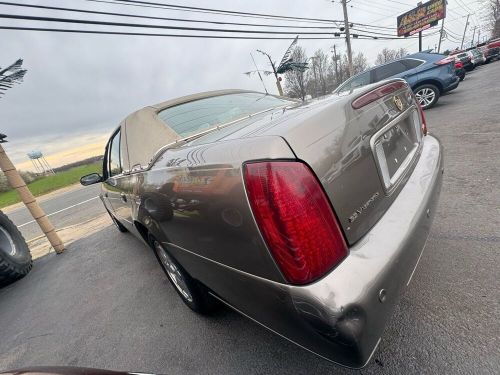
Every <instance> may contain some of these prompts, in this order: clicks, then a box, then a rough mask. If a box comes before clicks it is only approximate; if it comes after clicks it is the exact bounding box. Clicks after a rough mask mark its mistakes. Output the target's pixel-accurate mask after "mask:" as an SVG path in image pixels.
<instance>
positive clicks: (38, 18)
mask: <svg viewBox="0 0 500 375" xmlns="http://www.w3.org/2000/svg"><path fill="white" fill-rule="evenodd" d="M0 18H5V19H16V20H23V21H43V22H57V23H72V24H84V25H98V26H112V27H135V28H147V29H166V30H182V31H204V32H217V33H242V34H284V35H285V34H289V35H296V34H300V35H334V34H335V33H334V32H326V31H302V32H299V33H298V32H297V31H272V30H238V29H221V28H206V27H189V26H168V25H151V24H137V23H127V22H110V21H96V20H83V19H75V18H60V17H42V16H26V15H18V14H0ZM360 31H362V32H369V33H372V34H377V33H376V32H373V31H368V30H360ZM378 34H380V35H386V36H391V35H389V34H382V33H378ZM359 36H361V35H359ZM362 36H364V37H372V36H371V35H362ZM373 38H375V37H373ZM378 39H399V38H397V37H395V38H386V37H378Z"/></svg>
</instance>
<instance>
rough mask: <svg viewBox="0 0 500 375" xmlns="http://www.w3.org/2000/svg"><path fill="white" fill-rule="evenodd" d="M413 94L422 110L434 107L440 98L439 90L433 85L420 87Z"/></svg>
mask: <svg viewBox="0 0 500 375" xmlns="http://www.w3.org/2000/svg"><path fill="white" fill-rule="evenodd" d="M413 92H414V93H415V97H416V98H417V101H418V102H419V104H420V106H421V107H422V109H429V108H432V107H434V106H435V105H436V103H437V101H438V100H439V96H440V92H439V89H438V88H437V87H436V86H434V85H431V84H425V85H422V86H418V87H417V88H416V89H415V90H413Z"/></svg>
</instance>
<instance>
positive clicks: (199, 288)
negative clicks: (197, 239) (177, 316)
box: [149, 236, 219, 314]
mask: <svg viewBox="0 0 500 375" xmlns="http://www.w3.org/2000/svg"><path fill="white" fill-rule="evenodd" d="M149 242H150V244H151V247H152V248H153V250H154V252H155V255H156V258H157V259H158V262H160V265H161V267H162V268H163V271H164V272H165V274H166V275H167V277H168V280H169V281H170V283H171V284H172V286H173V287H174V289H175V291H176V292H177V294H178V295H179V297H181V299H182V301H183V302H184V303H185V304H186V305H187V306H188V307H189V308H190V309H191V310H193V311H195V312H197V313H199V314H208V313H210V312H212V311H214V310H215V309H216V307H217V306H218V305H219V303H218V301H217V300H216V299H215V298H214V297H212V296H211V295H210V294H208V290H207V288H206V287H204V286H203V285H202V284H200V283H199V282H198V281H196V280H195V279H193V278H192V277H191V276H190V275H189V274H188V273H187V272H186V271H185V270H184V268H182V266H181V265H180V264H179V263H178V262H177V261H176V260H175V259H174V258H173V257H172V256H171V255H170V254H169V253H168V251H167V250H165V247H164V246H163V245H162V244H161V243H160V242H159V241H158V240H156V239H155V238H154V237H152V236H150V240H149Z"/></svg>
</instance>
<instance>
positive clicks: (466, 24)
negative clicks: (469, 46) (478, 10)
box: [460, 14, 470, 49]
mask: <svg viewBox="0 0 500 375" xmlns="http://www.w3.org/2000/svg"><path fill="white" fill-rule="evenodd" d="M469 17H470V14H468V15H467V21H466V22H465V28H464V36H463V37H462V44H460V49H463V48H464V40H465V33H466V32H467V26H469Z"/></svg>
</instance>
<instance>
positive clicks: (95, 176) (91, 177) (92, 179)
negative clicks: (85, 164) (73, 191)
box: [80, 173, 102, 186]
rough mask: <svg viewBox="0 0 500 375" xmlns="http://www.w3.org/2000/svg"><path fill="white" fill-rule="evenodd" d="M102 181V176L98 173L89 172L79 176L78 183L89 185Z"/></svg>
mask: <svg viewBox="0 0 500 375" xmlns="http://www.w3.org/2000/svg"><path fill="white" fill-rule="evenodd" d="M98 182H102V176H101V175H100V174H99V173H91V174H88V175H86V176H83V177H81V178H80V183H81V184H82V185H83V186H89V185H93V184H97V183H98Z"/></svg>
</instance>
